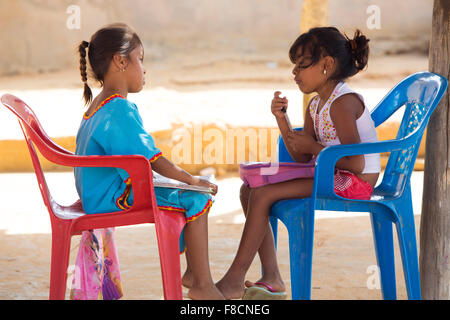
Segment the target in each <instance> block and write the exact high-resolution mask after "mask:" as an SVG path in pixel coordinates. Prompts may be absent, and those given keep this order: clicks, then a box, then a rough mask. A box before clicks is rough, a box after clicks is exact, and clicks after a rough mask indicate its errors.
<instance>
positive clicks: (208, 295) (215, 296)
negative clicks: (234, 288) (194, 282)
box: [188, 284, 225, 300]
mask: <svg viewBox="0 0 450 320" xmlns="http://www.w3.org/2000/svg"><path fill="white" fill-rule="evenodd" d="M188 296H189V298H191V299H192V300H224V299H225V297H224V296H223V295H222V293H221V292H220V291H219V289H218V288H217V287H216V286H215V285H214V284H213V285H211V286H208V287H192V288H190V289H189V291H188Z"/></svg>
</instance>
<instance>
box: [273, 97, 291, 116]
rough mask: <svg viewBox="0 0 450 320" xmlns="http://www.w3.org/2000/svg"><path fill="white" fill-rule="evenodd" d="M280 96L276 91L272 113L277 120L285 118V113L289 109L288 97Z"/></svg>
mask: <svg viewBox="0 0 450 320" xmlns="http://www.w3.org/2000/svg"><path fill="white" fill-rule="evenodd" d="M280 94H281V92H280V91H275V93H274V95H273V96H274V97H273V99H272V105H271V111H272V113H273V115H274V116H275V117H277V118H282V117H284V112H286V110H287V108H288V99H286V97H283V98H281V97H280ZM282 109H283V110H284V112H283V111H282Z"/></svg>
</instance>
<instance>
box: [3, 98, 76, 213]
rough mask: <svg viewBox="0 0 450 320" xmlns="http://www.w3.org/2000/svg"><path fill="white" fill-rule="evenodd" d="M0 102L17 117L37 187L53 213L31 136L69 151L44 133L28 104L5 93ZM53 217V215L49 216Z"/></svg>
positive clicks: (62, 150) (57, 148) (61, 150)
mask: <svg viewBox="0 0 450 320" xmlns="http://www.w3.org/2000/svg"><path fill="white" fill-rule="evenodd" d="M1 102H2V104H3V105H4V106H6V107H7V108H8V109H9V110H11V111H12V112H13V113H14V114H15V115H16V116H17V117H18V121H19V124H20V127H21V129H22V132H23V134H24V136H25V141H26V143H27V146H28V150H29V151H30V156H31V160H32V163H33V167H34V172H35V173H36V177H37V180H38V184H39V189H40V190H41V195H42V198H43V200H44V203H45V205H46V206H47V208H48V210H49V211H50V212H52V213H53V209H52V204H54V200H53V197H52V195H51V194H50V191H49V189H48V186H47V181H46V180H45V176H44V173H43V171H42V166H41V163H40V160H39V157H38V155H37V152H36V149H35V148H34V145H33V143H32V140H33V136H34V137H39V138H40V139H42V141H44V142H45V143H46V144H47V145H48V146H49V148H50V146H55V150H57V151H60V152H65V153H70V151H67V150H65V149H63V148H61V147H59V146H57V145H56V144H55V143H54V142H53V141H52V140H51V139H50V138H49V137H48V135H47V134H46V133H45V131H44V129H43V128H42V126H41V124H40V123H39V121H38V119H37V117H36V115H35V114H34V112H33V110H31V108H30V107H28V105H27V104H26V103H25V102H23V101H22V100H20V99H19V98H17V97H14V96H13V95H9V94H6V95H4V96H2V99H1ZM51 218H53V217H51Z"/></svg>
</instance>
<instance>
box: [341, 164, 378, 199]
mask: <svg viewBox="0 0 450 320" xmlns="http://www.w3.org/2000/svg"><path fill="white" fill-rule="evenodd" d="M334 192H335V193H336V194H337V195H338V196H340V197H343V198H347V199H358V200H370V197H371V196H372V193H373V187H372V186H371V185H370V183H368V182H367V181H364V180H361V179H360V178H358V177H357V176H356V175H355V174H353V173H351V172H350V171H346V170H339V169H336V173H335V174H334Z"/></svg>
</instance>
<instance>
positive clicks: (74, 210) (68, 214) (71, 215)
mask: <svg viewBox="0 0 450 320" xmlns="http://www.w3.org/2000/svg"><path fill="white" fill-rule="evenodd" d="M52 209H53V212H54V213H55V216H57V217H58V218H59V219H63V220H72V219H77V218H79V217H82V216H85V215H86V213H85V212H84V210H83V206H82V204H81V200H77V201H76V202H75V203H73V204H71V205H70V206H62V205H60V204H58V203H57V202H55V201H52Z"/></svg>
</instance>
